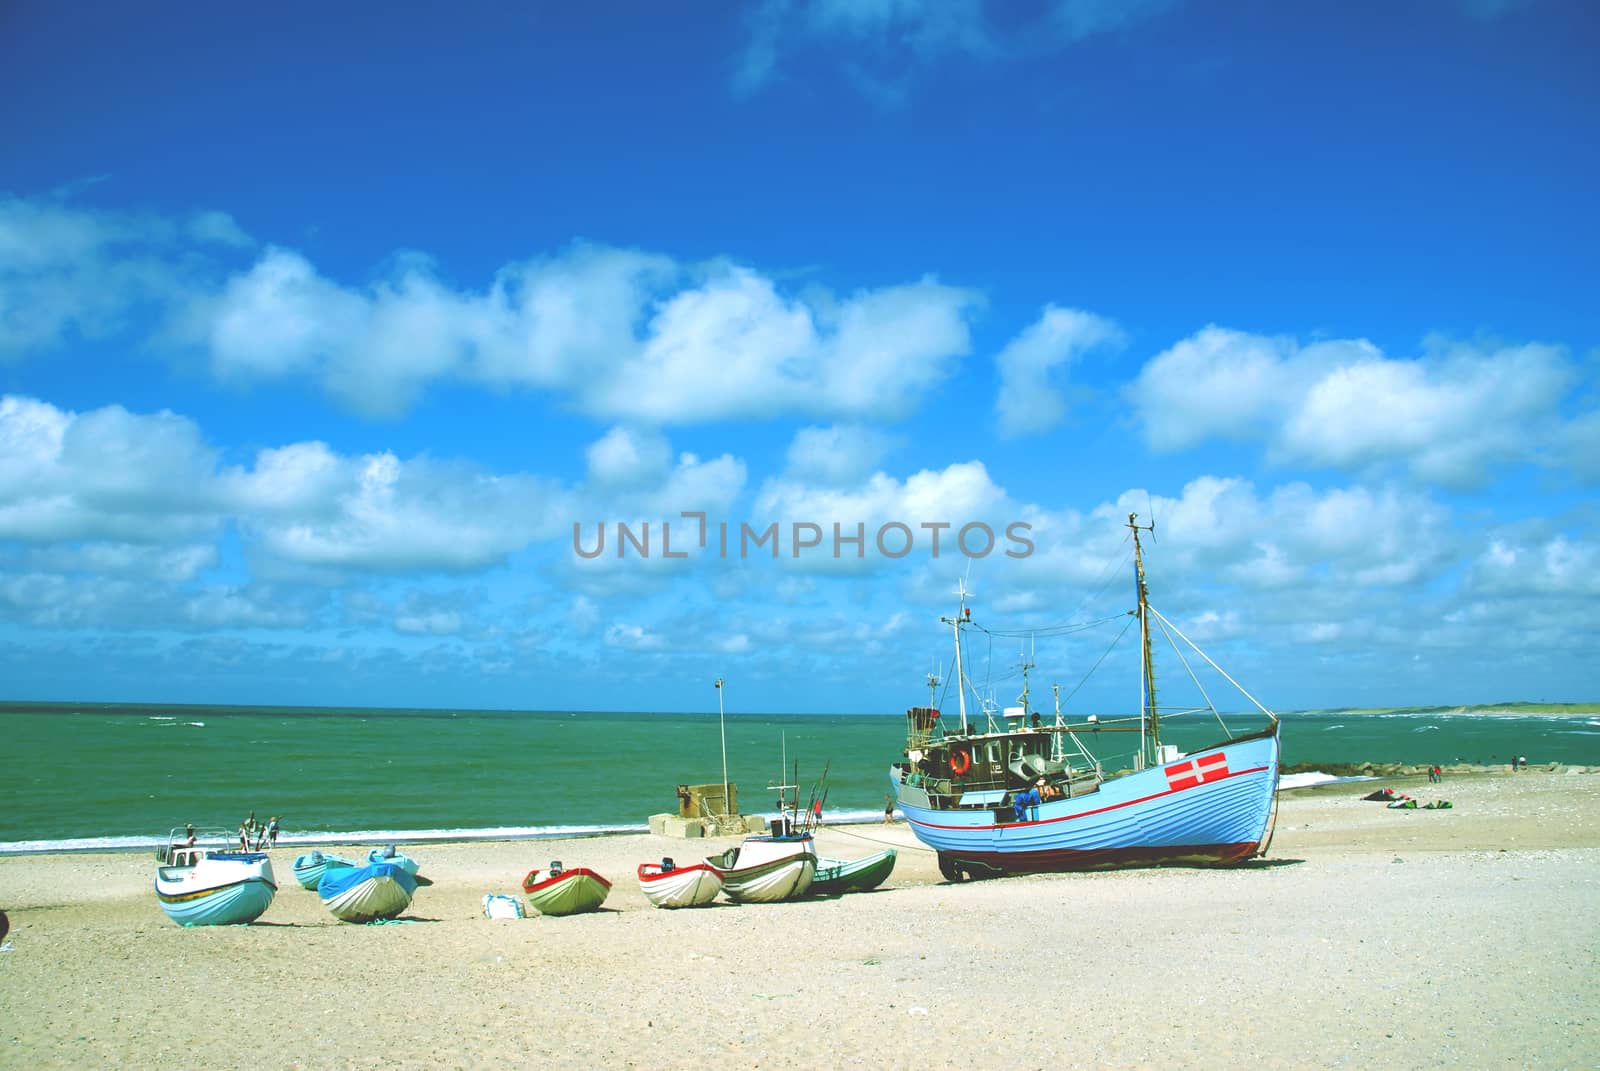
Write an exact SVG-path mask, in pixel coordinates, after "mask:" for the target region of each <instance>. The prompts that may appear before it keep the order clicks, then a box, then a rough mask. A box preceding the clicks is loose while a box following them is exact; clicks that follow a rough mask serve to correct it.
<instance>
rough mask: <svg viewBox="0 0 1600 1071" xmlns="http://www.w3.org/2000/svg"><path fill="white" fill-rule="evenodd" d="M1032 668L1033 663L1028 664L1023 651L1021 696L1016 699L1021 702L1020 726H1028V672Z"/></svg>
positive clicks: (1026, 653)
mask: <svg viewBox="0 0 1600 1071" xmlns="http://www.w3.org/2000/svg"><path fill="white" fill-rule="evenodd" d="M1033 666H1034V663H1032V662H1030V661H1029V660H1028V652H1027V651H1023V652H1022V695H1021V696H1019V697H1018V698H1020V699H1021V700H1022V724H1023V725H1024V726H1026V725H1027V724H1028V670H1030V669H1032V668H1033Z"/></svg>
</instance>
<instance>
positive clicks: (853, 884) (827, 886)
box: [811, 848, 896, 896]
mask: <svg viewBox="0 0 1600 1071" xmlns="http://www.w3.org/2000/svg"><path fill="white" fill-rule="evenodd" d="M895 854H896V853H895V850H894V849H893V848H888V849H885V850H884V851H881V852H879V853H878V854H876V855H869V856H867V857H866V858H864V859H851V860H849V861H846V860H843V859H822V858H819V859H818V860H817V876H816V877H815V878H813V879H812V880H811V892H812V893H814V894H820V895H823V896H832V895H837V894H839V893H847V892H866V891H867V890H868V889H876V888H877V887H878V886H879V885H882V884H883V883H884V880H885V879H886V878H888V876H889V874H890V872H891V871H893V870H894V861H895Z"/></svg>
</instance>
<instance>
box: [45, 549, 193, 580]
mask: <svg viewBox="0 0 1600 1071" xmlns="http://www.w3.org/2000/svg"><path fill="white" fill-rule="evenodd" d="M218 561H219V557H218V554H217V548H216V547H215V546H213V545H210V544H199V543H197V544H190V545H187V546H177V547H151V546H140V545H137V544H132V543H82V544H56V545H50V546H43V547H37V548H34V549H33V550H31V551H30V552H29V553H28V555H27V562H28V565H29V567H30V568H32V569H35V570H38V571H41V572H50V573H89V574H92V575H95V576H131V577H147V578H151V579H155V580H160V581H163V582H165V583H173V584H176V583H182V582H183V581H186V580H193V579H194V578H195V577H197V576H199V575H200V574H201V573H202V572H204V571H205V570H207V569H212V568H215V567H216V565H217V563H218Z"/></svg>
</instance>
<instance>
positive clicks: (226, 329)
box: [180, 245, 977, 424]
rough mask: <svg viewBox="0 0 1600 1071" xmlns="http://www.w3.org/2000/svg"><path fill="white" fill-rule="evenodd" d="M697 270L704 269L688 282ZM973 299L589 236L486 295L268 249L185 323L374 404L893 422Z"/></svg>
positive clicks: (508, 276)
mask: <svg viewBox="0 0 1600 1071" xmlns="http://www.w3.org/2000/svg"><path fill="white" fill-rule="evenodd" d="M693 275H700V276H703V278H702V280H701V281H700V282H698V283H697V284H693V285H684V284H683V279H684V278H685V277H688V276H693ZM976 300H977V299H976V296H975V295H973V294H971V293H969V292H968V291H964V290H960V289H956V288H952V287H947V286H942V285H940V284H938V283H936V282H933V281H931V280H923V281H921V282H918V283H912V284H906V285H902V286H892V287H886V288H883V289H879V290H873V291H863V292H861V293H858V294H855V295H853V296H851V297H849V298H847V299H844V300H842V301H835V300H834V299H833V298H832V297H830V296H828V295H826V294H821V293H819V294H816V295H814V296H813V297H812V298H811V299H810V300H809V301H807V300H802V299H800V298H796V297H789V296H786V295H783V294H781V293H780V292H779V291H778V288H777V286H776V284H775V283H774V282H773V281H772V280H771V279H768V278H766V277H764V276H761V275H759V274H757V273H756V272H755V271H753V270H751V269H749V268H744V267H738V266H730V265H711V266H703V267H689V266H679V265H675V264H674V263H673V262H672V261H670V260H668V259H667V258H664V257H655V256H648V255H645V254H641V253H634V252H630V251H626V250H614V249H606V248H603V247H596V246H587V245H585V246H578V247H574V248H573V249H572V250H571V251H570V252H569V253H567V254H566V255H565V256H563V257H559V258H552V259H550V260H547V261H543V262H537V263H530V264H521V265H512V266H509V267H507V268H506V269H504V270H503V271H502V272H501V273H500V274H499V275H498V276H497V277H496V279H495V281H494V283H493V285H492V286H491V288H490V289H489V291H488V292H486V293H481V294H478V293H472V292H462V291H456V290H452V289H450V288H448V287H446V286H445V285H444V284H442V283H440V282H439V281H438V280H436V279H435V278H434V277H433V276H432V275H431V274H430V271H429V267H428V265H427V263H426V261H425V260H423V259H421V258H419V257H415V256H411V257H404V258H401V261H400V266H399V268H398V269H397V270H396V273H395V274H394V275H393V277H392V278H390V279H387V280H384V281H381V282H379V283H377V284H375V285H374V286H372V287H370V288H368V289H367V290H365V291H361V290H356V289H351V288H348V287H344V286H341V285H339V284H337V283H334V282H332V281H330V280H328V279H326V278H324V277H323V276H321V275H320V274H319V273H318V272H317V271H316V269H315V268H314V267H313V266H312V265H311V264H310V262H309V261H307V260H306V259H305V258H304V257H302V256H300V255H299V254H297V253H293V252H290V251H287V250H282V249H269V250H267V251H266V253H265V254H264V255H263V256H262V258H261V260H259V261H258V262H257V263H256V264H255V265H254V266H253V267H252V268H251V269H250V270H249V271H247V272H244V273H243V274H240V275H238V276H235V277H234V278H233V279H231V280H229V281H228V282H227V284H226V285H225V286H224V287H223V288H222V290H221V292H220V293H219V294H218V295H217V296H216V297H214V298H205V299H200V300H197V301H196V302H195V303H194V304H193V305H192V306H191V308H190V309H189V310H188V313H187V315H186V316H185V317H184V319H183V324H182V329H181V331H180V334H181V335H182V336H183V337H185V338H187V339H188V340H190V341H191V342H196V343H199V344H200V345H202V346H203V347H205V348H206V350H207V352H208V353H209V354H210V358H211V362H212V367H213V369H214V371H215V372H216V374H217V375H218V376H219V377H220V378H222V379H224V380H226V381H236V382H248V381H254V380H264V379H272V378H280V377H287V376H309V377H311V378H313V379H315V380H317V381H318V382H320V383H321V385H322V386H323V388H324V389H325V390H327V391H328V392H329V393H330V394H331V395H333V396H334V397H335V398H337V399H338V400H340V401H341V402H342V403H343V404H345V405H347V406H349V407H351V408H354V409H356V410H358V411H361V412H364V413H368V414H371V415H378V416H386V415H394V414H397V413H399V412H402V411H404V410H405V409H406V408H407V407H408V406H409V405H410V404H412V402H413V401H414V400H415V398H416V396H417V394H418V393H419V392H420V391H421V390H422V389H423V388H424V387H425V386H426V385H427V384H429V383H432V382H435V381H442V380H466V381H472V382H480V383H484V384H488V385H493V386H523V387H531V388H535V389H542V390H551V391H557V392H560V393H564V394H566V395H567V396H568V397H569V398H570V399H571V400H572V402H573V404H575V405H576V406H578V407H579V408H582V409H584V410H586V411H588V412H590V413H593V414H595V415H597V416H602V417H606V418H610V419H624V420H629V421H636V422H641V423H645V424H670V423H695V422H704V421H710V420H720V419H727V418H750V417H765V416H772V415H775V414H778V413H783V412H802V413H815V414H821V415H846V416H850V415H857V416H859V415H872V416H874V417H882V416H885V415H887V416H890V417H893V416H901V415H905V414H906V413H908V412H909V411H910V410H911V409H912V408H913V407H914V406H915V405H916V404H917V402H918V401H919V400H920V398H921V396H922V395H923V394H924V393H926V391H928V390H929V389H930V388H932V387H933V386H935V385H936V384H937V383H939V382H940V381H941V380H942V379H943V378H944V377H945V376H946V375H948V374H949V372H950V370H951V368H952V367H953V364H954V362H955V361H956V360H958V359H959V358H960V357H961V356H963V355H964V354H965V353H966V352H967V351H968V349H969V345H970V344H969V339H968V332H967V325H966V319H965V318H966V315H967V313H968V311H969V310H970V309H971V308H972V307H974V305H975V304H976Z"/></svg>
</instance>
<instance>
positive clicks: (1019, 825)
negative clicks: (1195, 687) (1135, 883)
mask: <svg viewBox="0 0 1600 1071" xmlns="http://www.w3.org/2000/svg"><path fill="white" fill-rule="evenodd" d="M1277 782H1278V737H1277V734H1276V732H1270V733H1267V734H1263V735H1261V736H1258V737H1250V738H1246V739H1243V740H1237V741H1234V742H1231V743H1228V744H1224V745H1222V746H1220V747H1214V748H1206V749H1204V750H1201V751H1197V752H1195V753H1193V754H1192V755H1190V756H1187V757H1185V758H1184V759H1181V760H1179V761H1177V762H1170V763H1167V764H1165V765H1163V766H1153V767H1151V768H1149V769H1147V770H1143V771H1141V772H1139V773H1135V774H1127V775H1124V776H1122V777H1119V778H1114V779H1112V780H1109V781H1106V782H1104V783H1103V784H1102V785H1101V786H1100V788H1099V789H1098V790H1097V791H1095V792H1091V793H1088V794H1086V795H1082V796H1077V797H1074V798H1072V799H1062V800H1052V801H1049V802H1045V803H1040V804H1038V805H1037V806H1034V807H1030V808H1028V809H1027V812H1026V815H1025V817H1024V818H1023V819H1022V820H1020V821H1013V820H1012V818H1013V817H1014V816H1013V815H1012V814H1011V813H1010V811H1011V809H1010V807H1009V806H1008V807H1006V808H1004V809H1003V810H998V809H991V808H983V809H970V808H969V809H959V808H958V809H950V810H936V809H926V808H922V807H918V806H915V805H913V804H909V803H907V802H906V801H905V800H901V802H900V809H901V813H902V814H903V815H904V816H905V818H906V819H907V821H908V822H909V823H910V824H911V828H912V831H913V832H914V833H915V834H916V835H917V839H918V840H920V841H922V842H923V843H924V844H926V845H928V846H929V847H930V848H934V849H936V850H937V851H938V852H939V861H940V868H941V870H943V871H944V873H945V875H946V876H947V877H957V876H961V877H978V876H995V875H999V874H1026V873H1045V872H1058V871H1067V870H1092V869H1098V868H1103V867H1121V866H1161V865H1175V864H1178V865H1182V864H1188V865H1209V866H1219V865H1228V864H1233V863H1240V862H1243V861H1245V860H1247V859H1249V858H1251V857H1253V856H1254V855H1256V854H1257V853H1258V851H1259V850H1260V847H1261V842H1262V839H1263V838H1264V837H1265V836H1266V829H1267V822H1268V819H1269V818H1270V816H1271V813H1272V802H1273V794H1274V792H1275V790H1276V788H1277Z"/></svg>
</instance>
